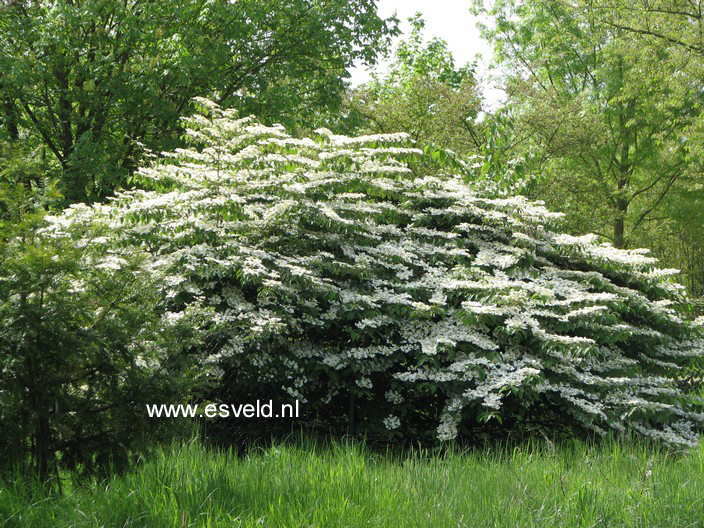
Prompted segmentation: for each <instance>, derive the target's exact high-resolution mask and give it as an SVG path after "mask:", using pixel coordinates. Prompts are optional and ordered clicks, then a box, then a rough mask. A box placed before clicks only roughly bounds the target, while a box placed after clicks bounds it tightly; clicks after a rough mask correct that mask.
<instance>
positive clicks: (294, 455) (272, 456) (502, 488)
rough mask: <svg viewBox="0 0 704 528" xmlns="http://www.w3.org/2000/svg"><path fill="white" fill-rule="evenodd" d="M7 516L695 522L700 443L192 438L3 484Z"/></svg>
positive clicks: (702, 465)
mask: <svg viewBox="0 0 704 528" xmlns="http://www.w3.org/2000/svg"><path fill="white" fill-rule="evenodd" d="M0 526H2V527H19V526H22V527H25V526H27V527H47V528H49V527H51V528H53V527H69V526H81V527H127V526H134V527H136V526H140V527H141V526H144V527H150V528H151V527H154V528H157V527H182V526H183V527H185V526H193V527H216V526H217V527H221V526H222V527H240V526H247V527H250V526H251V527H255V526H256V527H273V526H276V527H321V528H327V527H341V526H347V527H352V528H357V527H365V526H385V527H404V526H418V527H421V526H422V527H426V526H427V527H450V526H466V527H484V526H501V527H504V526H505V527H528V526H535V527H552V526H556V527H557V526H559V527H563V526H564V527H568V526H569V527H572V526H574V527H606V526H638V527H656V526H657V527H668V528H674V527H685V526H688V527H696V526H704V446H702V447H700V448H698V449H697V450H694V451H692V452H690V453H687V454H673V453H668V452H665V451H660V450H654V449H652V448H646V447H644V446H642V445H637V444H633V443H629V444H627V445H625V446H621V445H620V444H619V443H617V442H606V443H605V444H602V445H600V446H598V447H589V446H587V445H586V444H584V443H581V442H574V443H572V444H567V445H562V446H560V447H558V448H556V449H548V448H547V447H545V446H537V445H536V446H532V447H531V446H524V447H522V448H514V449H508V448H504V449H491V450H487V451H484V452H481V451H469V452H465V453H449V454H444V455H431V454H428V453H412V454H407V455H404V456H394V455H379V454H373V453H371V452H370V451H368V450H366V449H364V448H362V447H359V446H356V445H352V444H344V443H343V444H339V443H338V444H336V445H333V446H332V447H326V448H322V447H314V446H312V445H307V446H302V447H290V446H288V447H286V446H282V447H278V448H270V449H266V450H258V451H255V452H253V453H252V454H250V455H249V456H248V457H244V458H238V457H235V456H232V455H228V454H227V453H215V452H209V451H207V450H205V449H204V448H202V447H201V446H200V445H199V444H198V443H197V442H189V443H185V444H181V445H175V446H174V447H172V448H170V449H163V450H161V451H159V452H158V453H157V454H155V455H154V456H151V457H150V458H149V461H148V462H147V463H145V464H144V465H142V466H141V467H140V468H139V469H136V470H135V471H134V472H132V473H130V474H128V475H126V476H123V477H114V478H112V479H110V480H107V481H103V482H95V483H94V484H93V485H91V486H87V487H83V488H79V489H74V490H64V495H63V496H61V497H50V496H47V495H44V494H43V493H42V492H41V489H40V488H39V487H37V486H34V487H33V486H28V485H26V484H21V483H20V482H15V483H14V484H8V483H6V484H0Z"/></svg>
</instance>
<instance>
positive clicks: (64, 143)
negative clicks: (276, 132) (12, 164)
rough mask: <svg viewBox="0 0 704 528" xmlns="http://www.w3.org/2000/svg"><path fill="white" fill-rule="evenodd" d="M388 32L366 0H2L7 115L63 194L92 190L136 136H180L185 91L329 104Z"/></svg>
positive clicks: (305, 110)
mask: <svg viewBox="0 0 704 528" xmlns="http://www.w3.org/2000/svg"><path fill="white" fill-rule="evenodd" d="M395 31H396V30H395V24H394V20H393V19H392V20H387V21H385V20H382V19H380V18H379V17H378V16H377V13H376V6H375V3H374V2H373V1H371V0H354V1H348V0H295V1H290V0H267V1H262V0H238V1H236V2H220V1H201V0H185V1H179V2H173V1H171V0H156V1H150V2H142V1H140V0H128V1H125V2H120V1H117V0H107V1H105V0H86V1H81V2H71V1H67V0H59V1H57V2H49V1H45V0H41V1H23V0H20V1H17V2H11V3H9V4H8V5H6V6H3V7H2V8H0V72H1V73H0V92H1V93H2V104H3V107H2V109H3V122H4V124H5V127H4V128H5V129H6V133H7V134H8V135H9V136H10V137H11V138H12V139H16V138H17V137H19V135H21V134H22V133H23V131H27V132H28V133H29V134H30V135H31V136H32V137H33V138H35V139H36V140H37V141H39V142H40V143H41V144H43V145H44V146H45V147H46V148H47V149H48V150H49V151H50V152H51V153H52V154H53V155H54V157H55V159H56V160H57V161H58V162H59V164H60V165H61V169H62V178H61V184H62V185H61V188H62V191H63V193H64V195H65V196H66V199H67V201H69V202H77V201H91V200H96V199H101V198H103V197H105V196H106V195H109V194H111V193H112V191H113V190H114V189H115V188H116V187H119V186H120V185H122V184H124V183H125V179H126V177H127V176H128V174H129V173H131V171H132V170H134V168H135V167H136V165H137V160H138V159H139V158H140V153H141V151H142V147H141V143H144V144H145V145H146V146H147V147H149V148H152V149H154V150H157V151H158V150H162V149H166V148H173V147H174V146H175V145H177V144H178V142H179V134H180V127H179V123H178V118H179V117H180V116H181V115H183V114H184V113H187V112H188V110H189V104H190V101H191V99H192V98H193V97H194V96H209V97H213V98H217V100H218V101H219V102H220V103H221V104H223V105H225V106H232V107H236V108H238V109H240V110H241V111H243V112H252V111H255V112H257V113H258V114H259V115H261V116H262V117H263V118H264V119H266V120H267V121H269V120H275V121H283V122H286V123H287V124H288V125H291V126H293V125H294V124H295V123H297V122H300V121H306V120H309V118H310V116H311V115H312V113H315V112H316V111H317V110H319V109H321V108H322V109H324V108H335V107H336V106H337V105H338V104H339V100H340V95H341V93H342V92H343V90H344V86H345V82H344V80H345V78H346V77H347V76H348V73H347V69H348V68H350V67H351V66H352V64H353V63H354V62H355V61H357V60H361V61H364V62H365V63H368V64H373V63H374V61H375V59H376V55H377V53H378V52H379V50H380V49H381V48H382V47H383V45H384V42H385V38H387V37H388V36H389V35H392V34H394V33H395ZM18 129H19V130H18Z"/></svg>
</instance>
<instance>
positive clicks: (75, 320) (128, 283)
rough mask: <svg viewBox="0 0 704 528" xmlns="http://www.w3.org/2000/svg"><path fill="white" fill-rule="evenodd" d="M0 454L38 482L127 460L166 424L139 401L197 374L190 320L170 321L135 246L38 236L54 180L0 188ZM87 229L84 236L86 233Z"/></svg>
mask: <svg viewBox="0 0 704 528" xmlns="http://www.w3.org/2000/svg"><path fill="white" fill-rule="evenodd" d="M0 191H1V192H0V206H1V207H2V210H3V211H4V215H5V219H4V220H6V221H4V222H3V223H2V224H0V227H2V231H1V232H0V429H1V430H2V435H0V458H2V460H3V465H4V466H5V468H12V467H13V466H15V465H18V466H19V467H20V468H24V470H25V471H26V473H35V474H36V475H38V477H39V478H40V479H45V478H46V477H47V476H48V475H49V474H51V473H52V472H53V471H54V470H56V469H57V467H59V466H61V467H65V468H66V467H68V468H72V469H78V470H81V471H92V470H94V469H96V468H100V467H102V468H104V467H106V466H107V465H108V464H109V463H112V464H115V465H116V467H120V466H121V465H124V462H125V461H126V457H127V456H128V455H129V453H130V452H132V450H133V449H135V448H138V447H140V446H143V445H144V444H145V443H146V442H147V441H148V440H151V439H153V438H158V437H159V435H160V433H163V432H164V431H165V430H166V429H168V427H166V424H164V423H155V422H152V421H149V420H148V419H147V418H146V417H145V416H144V414H143V412H141V411H142V410H143V406H144V403H154V402H159V401H164V400H166V401H169V399H171V400H170V401H174V400H176V399H179V398H183V397H186V396H187V394H188V391H189V389H190V386H191V385H192V384H194V383H195V382H197V380H198V377H197V375H196V373H195V372H193V371H192V370H190V367H189V361H188V359H187V357H186V356H185V355H183V351H184V350H185V349H187V347H188V346H189V343H195V341H194V337H195V336H194V335H193V332H192V329H191V328H190V326H189V324H190V323H189V322H188V320H187V319H184V320H183V321H181V322H179V323H177V324H173V325H170V324H166V323H165V322H164V321H163V320H162V318H161V317H160V314H161V313H162V312H163V308H162V307H163V302H164V300H163V289H162V288H163V286H161V287H160V284H159V281H158V280H157V278H156V277H155V276H154V275H153V274H150V273H149V272H148V271H146V270H144V269H142V268H141V266H140V264H141V263H142V262H143V261H144V256H143V255H142V254H141V253H142V252H140V251H139V250H131V251H121V252H120V257H119V258H118V257H116V256H115V255H114V254H113V248H110V247H108V246H107V245H105V244H104V243H101V236H104V235H105V234H106V232H105V231H106V228H105V227H104V226H97V225H96V226H93V229H91V231H90V233H89V236H88V239H87V241H86V243H85V244H79V243H77V242H76V240H74V239H72V238H71V236H67V237H63V238H56V237H53V236H51V234H50V233H47V232H46V229H45V228H46V225H47V224H46V221H45V210H44V205H45V204H46V203H47V202H51V201H52V200H54V201H55V200H56V194H55V193H54V194H53V195H52V193H51V191H52V188H51V187H44V188H42V187H40V188H35V187H31V188H30V189H27V187H26V186H24V185H22V184H16V185H5V186H0ZM84 234H85V233H84Z"/></svg>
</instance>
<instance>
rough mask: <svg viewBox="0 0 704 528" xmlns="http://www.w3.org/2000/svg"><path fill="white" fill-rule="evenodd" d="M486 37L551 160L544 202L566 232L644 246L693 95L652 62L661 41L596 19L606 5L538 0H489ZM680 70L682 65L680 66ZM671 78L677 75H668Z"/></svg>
mask: <svg viewBox="0 0 704 528" xmlns="http://www.w3.org/2000/svg"><path fill="white" fill-rule="evenodd" d="M477 11H478V12H482V13H485V14H488V15H489V16H491V17H492V19H493V21H494V26H493V29H488V28H485V30H484V34H485V35H486V36H487V37H488V38H490V39H491V40H492V42H494V44H495V45H496V47H497V56H498V60H499V61H500V62H501V63H502V64H504V65H505V66H507V67H508V69H509V79H508V80H507V82H508V85H509V91H510V93H511V94H512V97H513V99H514V102H515V104H516V106H517V107H518V110H519V113H518V115H519V116H520V118H521V119H522V120H523V122H524V124H525V126H526V127H528V128H529V129H530V130H531V133H530V134H529V135H530V138H531V140H532V141H533V142H534V145H535V146H536V147H537V148H538V150H539V151H541V152H542V154H543V156H544V157H545V158H548V159H549V163H546V165H545V167H544V168H545V171H546V173H547V174H548V175H549V184H548V186H546V188H545V189H546V190H545V194H546V196H545V198H546V200H547V201H548V203H550V204H554V205H555V206H558V205H559V206H560V209H562V210H564V211H565V212H567V215H568V222H570V224H571V229H572V230H573V231H578V232H585V231H593V232H596V233H599V234H601V235H602V236H603V237H604V238H606V239H608V240H610V241H612V242H613V243H614V245H615V246H617V247H633V245H634V244H643V243H644V242H646V240H647V239H646V237H644V236H642V233H643V231H644V229H645V227H646V226H647V225H648V224H649V223H650V222H652V221H653V219H654V218H657V216H658V214H660V213H661V211H662V205H663V200H664V198H665V197H666V196H667V194H668V193H669V192H670V191H671V190H672V189H673V186H674V185H675V184H676V182H678V181H679V180H681V179H683V178H684V176H685V175H686V155H687V149H686V144H685V143H686V142H685V137H684V130H685V128H686V127H687V126H688V125H689V124H690V123H691V122H692V119H693V117H694V115H695V114H696V112H697V111H696V104H697V102H698V99H699V97H698V96H697V95H696V94H688V95H687V96H686V97H679V98H678V97H673V90H672V88H671V86H670V85H669V84H668V83H666V82H660V81H661V74H660V75H659V74H657V73H656V71H655V68H656V66H655V65H656V64H660V63H661V61H666V62H667V61H669V63H670V64H673V60H671V59H672V57H671V54H670V53H669V51H668V50H667V49H666V48H665V47H663V46H660V47H652V46H651V47H648V46H642V45H641V39H640V38H638V37H637V36H636V35H633V34H627V33H624V32H623V31H619V30H618V29H613V28H609V27H608V26H605V25H604V24H603V23H602V20H603V18H604V17H606V16H608V15H606V14H604V11H602V10H599V9H590V8H589V6H588V3H584V4H579V7H573V6H569V5H567V4H562V3H559V2H552V1H543V0H536V1H531V2H523V3H517V2H513V1H512V0H507V1H501V2H496V3H495V4H494V5H493V6H492V8H491V9H490V10H483V9H481V2H477ZM680 69H681V67H680ZM669 73H670V74H672V75H676V74H677V73H676V72H672V71H671V72H669Z"/></svg>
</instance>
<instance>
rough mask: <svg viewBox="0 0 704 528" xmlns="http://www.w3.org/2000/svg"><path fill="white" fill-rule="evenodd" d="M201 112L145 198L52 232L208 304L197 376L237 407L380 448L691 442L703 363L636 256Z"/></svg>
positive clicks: (662, 289) (377, 150)
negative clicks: (141, 267) (491, 441)
mask: <svg viewBox="0 0 704 528" xmlns="http://www.w3.org/2000/svg"><path fill="white" fill-rule="evenodd" d="M199 103H200V105H201V106H202V111H201V113H200V114H198V115H195V116H193V117H192V118H190V119H188V120H187V121H186V123H187V126H188V134H189V136H190V137H191V138H192V141H193V144H192V146H191V148H189V149H184V150H179V151H177V152H173V153H165V156H164V158H163V160H162V161H161V162H159V163H157V164H156V165H153V166H151V167H145V168H143V169H141V170H140V171H139V176H140V177H141V178H143V182H142V184H143V185H144V186H145V187H146V186H150V188H151V190H148V191H132V192H128V193H125V194H123V195H121V196H120V198H119V199H117V200H116V201H115V202H114V203H112V204H111V205H107V206H102V207H94V208H79V209H76V208H74V209H71V210H68V211H67V212H66V213H65V214H64V215H62V217H61V218H60V221H57V225H59V226H73V225H92V224H101V223H103V222H105V221H109V222H111V225H112V226H113V227H114V228H113V230H112V231H111V235H110V236H111V239H112V241H113V242H112V245H113V247H133V246H138V247H142V246H146V247H149V248H152V255H153V258H155V259H156V260H157V261H159V262H163V263H169V265H168V268H167V274H168V273H171V274H173V275H172V279H168V278H167V282H168V283H170V284H172V285H173V286H172V288H171V291H170V293H169V294H168V295H167V297H168V298H170V299H173V301H172V302H175V303H176V305H177V306H176V308H178V305H179V303H188V302H192V301H196V300H198V299H203V300H204V302H206V303H207V304H208V305H210V307H212V309H213V312H212V314H213V316H212V321H211V328H213V329H214V333H213V334H212V335H211V339H210V342H211V343H213V345H214V346H213V347H212V348H210V349H209V350H208V356H207V357H206V358H204V364H205V365H209V366H211V367H212V366H214V367H215V368H216V369H217V370H219V371H220V372H221V373H223V375H224V378H223V379H224V380H225V381H224V383H223V387H222V390H223V391H227V392H224V393H226V394H227V395H228V396H229V397H231V398H238V400H236V401H247V398H248V397H251V395H252V394H253V393H254V392H255V391H257V390H259V388H260V387H262V386H263V387H266V388H267V390H268V391H270V394H272V395H274V394H278V397H279V398H285V397H289V398H296V399H298V400H300V401H301V407H302V409H303V411H304V412H305V413H306V415H307V416H308V417H317V419H318V420H323V421H324V423H326V424H335V423H336V422H337V421H338V420H339V419H340V417H345V416H346V417H347V419H348V420H349V421H351V422H353V426H352V428H353V429H354V428H355V427H356V428H357V430H358V431H364V432H367V433H370V434H384V435H386V437H387V438H392V439H393V438H398V437H399V435H400V434H405V435H407V436H408V437H410V438H412V439H414V440H416V439H428V438H429V437H435V438H438V439H440V440H450V439H452V438H455V437H456V436H457V435H458V434H459V435H463V434H470V432H471V431H476V430H481V428H482V427H484V425H485V422H486V421H489V420H494V419H496V420H503V423H504V425H505V426H507V427H509V426H511V425H513V426H519V427H525V426H526V424H535V422H539V423H546V422H547V423H550V424H552V426H555V424H564V425H566V426H567V427H569V428H570V430H573V431H590V432H597V433H602V434H603V433H605V432H606V431H608V430H615V431H624V430H627V429H630V430H633V431H635V432H637V433H638V434H642V435H644V436H649V437H653V438H656V439H659V440H662V441H664V442H666V443H670V444H678V445H692V444H693V443H695V442H696V440H697V432H696V431H697V430H698V427H699V426H700V425H698V424H700V422H701V420H702V416H704V415H703V414H701V412H700V410H701V406H702V402H701V399H699V398H697V397H695V396H690V395H688V394H685V393H683V392H681V391H680V390H679V389H678V384H677V377H678V375H679V372H680V370H681V369H682V368H684V367H686V366H688V365H701V362H702V358H703V356H702V354H703V345H704V342H703V341H702V333H701V332H702V329H701V328H700V327H699V326H697V325H699V324H700V323H701V324H704V320H698V321H697V322H696V324H692V323H691V322H688V321H686V320H683V319H682V318H681V317H680V316H679V315H678V312H677V311H676V310H675V308H676V306H677V305H678V304H685V303H687V302H688V299H687V297H686V295H684V293H683V290H682V288H681V287H680V286H679V285H678V284H677V282H676V280H674V277H673V273H674V272H673V270H664V269H659V268H658V267H657V266H656V265H655V259H653V258H651V257H649V256H647V251H643V250H632V251H626V250H618V249H615V248H614V247H612V246H611V245H609V244H598V243H596V241H595V237H593V236H584V237H572V236H569V235H565V234H560V233H559V232H558V231H555V230H554V228H555V227H556V225H557V222H559V219H560V218H561V216H562V215H561V214H558V213H551V212H549V211H547V210H546V209H545V208H544V207H543V206H542V205H541V204H539V203H533V202H530V201H528V200H527V199H525V198H522V197H512V198H495V197H492V196H491V195H489V194H488V193H486V192H485V191H483V190H482V188H481V187H477V186H475V187H471V186H469V185H468V184H467V182H466V181H463V180H462V179H461V178H459V177H457V176H445V175H442V174H440V173H438V174H437V175H436V176H425V177H417V176H415V175H414V174H413V173H412V172H411V170H410V169H409V168H408V166H407V164H406V162H407V161H409V160H412V159H413V158H414V157H417V156H420V155H421V154H422V152H421V151H420V150H419V149H416V148H414V147H413V146H412V145H410V144H409V138H408V136H407V135H405V134H387V135H371V136H361V137H355V138H352V137H347V136H338V135H334V134H332V133H331V132H330V131H329V130H326V129H321V130H318V131H317V132H316V135H315V137H314V138H304V139H295V138H292V137H291V136H289V135H288V134H287V133H286V132H285V130H284V129H283V127H281V126H275V127H266V126H263V125H261V124H259V123H257V122H256V121H254V120H253V119H252V118H244V119H236V115H235V114H234V112H232V111H229V110H222V109H221V108H219V107H218V106H217V105H216V104H215V103H213V102H211V101H208V100H200V101H199ZM438 172H439V171H438ZM229 376H232V377H229ZM235 379H236V383H235V382H234V381H233V380H235Z"/></svg>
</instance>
